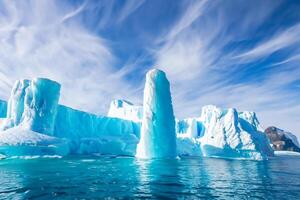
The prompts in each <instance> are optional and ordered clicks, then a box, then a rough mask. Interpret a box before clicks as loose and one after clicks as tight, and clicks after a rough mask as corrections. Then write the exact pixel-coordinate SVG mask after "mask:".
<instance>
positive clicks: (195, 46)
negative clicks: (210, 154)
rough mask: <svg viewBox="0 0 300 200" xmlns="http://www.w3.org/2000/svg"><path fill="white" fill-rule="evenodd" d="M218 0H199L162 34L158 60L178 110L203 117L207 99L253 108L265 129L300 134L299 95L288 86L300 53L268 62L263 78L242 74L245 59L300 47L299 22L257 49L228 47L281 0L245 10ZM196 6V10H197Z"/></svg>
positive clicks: (293, 78)
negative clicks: (243, 76) (202, 113)
mask: <svg viewBox="0 0 300 200" xmlns="http://www.w3.org/2000/svg"><path fill="white" fill-rule="evenodd" d="M219 3H220V2H217V1H210V2H206V1H202V2H201V3H199V1H198V2H194V3H193V4H190V5H188V7H184V8H183V9H182V10H186V11H185V12H183V14H182V17H181V18H180V19H179V20H178V22H177V23H175V25H174V26H173V28H171V29H170V31H169V34H166V35H167V36H166V37H163V36H161V37H160V38H163V39H161V43H162V44H163V45H160V46H158V47H157V49H156V54H155V58H156V63H155V65H156V66H159V67H160V68H162V69H163V70H165V71H166V72H167V74H168V77H169V78H170V80H171V85H172V94H173V102H174V103H173V104H174V107H175V112H176V115H177V116H178V117H189V116H199V114H200V112H201V107H202V106H203V105H206V104H216V105H219V106H221V107H236V108H238V109H239V110H253V111H256V112H257V113H258V117H259V118H260V120H261V122H262V125H263V126H264V127H265V128H266V127H267V126H271V125H275V126H278V127H281V128H283V129H286V130H289V131H293V132H294V133H295V134H298V137H300V126H299V125H297V124H298V122H299V120H300V118H299V114H298V113H300V107H299V102H298V101H296V99H299V98H300V95H299V92H297V91H292V90H289V89H288V87H289V86H290V85H292V84H293V82H294V81H297V80H299V77H300V67H299V64H298V62H297V60H298V59H297V55H295V53H293V54H292V55H290V56H289V57H288V58H287V59H286V60H282V61H280V62H277V63H273V64H270V66H265V67H269V68H271V69H270V72H269V74H268V76H265V77H263V78H262V79H261V80H260V79H258V78H256V77H254V78H253V77H252V80H251V81H250V80H247V77H245V78H242V77H240V76H241V75H240V73H245V71H246V70H247V67H246V68H245V66H244V65H241V64H245V63H250V62H260V61H261V60H262V59H265V58H266V57H267V56H270V55H272V54H273V53H275V52H277V51H280V50H284V49H286V48H290V49H294V50H296V51H294V52H297V49H298V50H299V48H298V46H299V37H298V36H299V34H300V29H299V27H300V26H299V24H295V25H293V26H291V27H289V28H286V29H281V30H278V31H277V32H276V33H275V34H274V35H273V36H271V37H269V38H267V39H265V40H263V41H261V42H260V43H258V44H256V46H254V47H253V48H249V49H246V50H245V48H238V47H235V48H234V49H231V50H227V51H224V47H227V46H228V45H230V44H231V43H236V42H239V41H243V40H245V39H246V38H247V35H246V33H250V34H251V32H255V30H256V29H257V28H259V27H260V26H261V25H262V24H263V23H264V22H265V21H266V20H267V19H268V17H270V16H271V14H272V13H273V12H274V11H275V10H276V8H277V7H278V6H279V5H280V4H279V3H278V2H277V3H276V4H274V5H273V4H272V2H266V3H265V4H263V5H261V4H260V3H259V4H260V5H259V6H255V5H254V6H253V7H251V6H249V8H247V9H245V10H243V9H242V8H241V7H243V6H242V5H236V6H237V8H241V9H240V10H239V9H236V10H235V12H234V13H233V12H232V10H230V9H227V8H228V7H232V5H228V4H230V2H229V3H228V2H227V3H223V4H222V5H221V4H219ZM239 6H240V7H239ZM247 6H248V5H247ZM191 9H195V10H197V11H195V12H194V13H193V12H191ZM234 14H236V15H237V16H240V18H239V23H236V22H234V21H233V19H235V15H234ZM245 24H246V25H245ZM170 36H171V37H170ZM175 36H176V37H175ZM248 37H249V36H248ZM283 64H284V66H283ZM248 67H250V66H248ZM249 75H250V74H249Z"/></svg>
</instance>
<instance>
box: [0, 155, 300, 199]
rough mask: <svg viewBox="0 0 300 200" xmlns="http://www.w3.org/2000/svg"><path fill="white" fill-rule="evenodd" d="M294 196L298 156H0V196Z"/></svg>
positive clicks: (299, 184)
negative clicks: (259, 158) (249, 158)
mask: <svg viewBox="0 0 300 200" xmlns="http://www.w3.org/2000/svg"><path fill="white" fill-rule="evenodd" d="M114 198H118V199H140V198H141V199H280V200H283V199H292V200H294V199H300V157H299V156H288V157H286V156H280V157H276V158H273V159H270V160H267V161H246V160H226V159H214V158H181V159H177V160H138V159H135V158H130V157H78V156H76V157H67V158H35V159H5V160H0V199H114Z"/></svg>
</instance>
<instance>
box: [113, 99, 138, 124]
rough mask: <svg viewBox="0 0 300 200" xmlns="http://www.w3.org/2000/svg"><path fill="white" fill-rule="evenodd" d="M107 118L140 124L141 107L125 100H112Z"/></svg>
mask: <svg viewBox="0 0 300 200" xmlns="http://www.w3.org/2000/svg"><path fill="white" fill-rule="evenodd" d="M107 116H108V117H116V118H120V119H125V120H132V121H135V122H141V121H142V117H143V107H142V106H135V105H133V104H132V103H131V102H129V101H126V100H119V99H118V100H113V101H112V102H111V103H110V106H109V110H108V114H107Z"/></svg>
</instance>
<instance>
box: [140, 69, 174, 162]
mask: <svg viewBox="0 0 300 200" xmlns="http://www.w3.org/2000/svg"><path fill="white" fill-rule="evenodd" d="M136 156H137V157H139V158H175V157H176V156H177V152H176V133H175V118H174V113H173V107H172V100H171V92H170V84H169V81H168V80H167V77H166V74H165V73H164V72H163V71H160V70H157V69H153V70H151V71H149V72H148V73H147V75H146V84H145V89H144V103H143V121H142V128H141V138H140V142H139V144H138V147H137V152H136Z"/></svg>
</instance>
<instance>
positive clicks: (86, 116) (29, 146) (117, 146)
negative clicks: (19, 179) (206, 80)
mask: <svg viewBox="0 0 300 200" xmlns="http://www.w3.org/2000/svg"><path fill="white" fill-rule="evenodd" d="M59 94H60V84H58V83H57V82H55V81H51V80H49V79H40V78H38V79H34V80H20V81H17V82H16V83H15V85H14V87H13V89H12V92H11V96H10V99H9V101H8V106H7V114H6V118H5V119H2V120H1V124H0V130H2V131H1V132H0V154H3V155H6V156H14V155H16V156H21V155H67V154H92V153H100V154H115V155H131V156H134V155H135V152H136V145H137V143H138V141H139V139H138V137H139V132H140V131H139V129H140V126H139V124H137V123H134V122H132V121H128V120H123V119H117V118H112V117H105V116H97V115H94V114H90V113H86V112H82V111H78V110H74V109H72V108H68V107H66V106H63V105H59V104H58V100H59ZM1 108H2V110H6V104H5V103H2V102H1Z"/></svg>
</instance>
